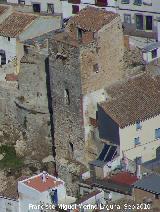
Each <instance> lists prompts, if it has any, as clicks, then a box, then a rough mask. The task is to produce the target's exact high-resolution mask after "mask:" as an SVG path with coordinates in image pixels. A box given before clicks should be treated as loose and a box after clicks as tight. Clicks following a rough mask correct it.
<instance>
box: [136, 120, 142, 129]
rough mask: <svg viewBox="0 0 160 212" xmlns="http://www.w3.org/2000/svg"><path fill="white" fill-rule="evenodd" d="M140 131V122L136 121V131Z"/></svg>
mask: <svg viewBox="0 0 160 212" xmlns="http://www.w3.org/2000/svg"><path fill="white" fill-rule="evenodd" d="M139 129H142V126H141V122H140V120H138V121H136V130H139Z"/></svg>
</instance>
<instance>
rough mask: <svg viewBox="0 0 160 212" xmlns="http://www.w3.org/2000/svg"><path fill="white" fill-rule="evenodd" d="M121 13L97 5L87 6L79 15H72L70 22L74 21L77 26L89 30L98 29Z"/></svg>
mask: <svg viewBox="0 0 160 212" xmlns="http://www.w3.org/2000/svg"><path fill="white" fill-rule="evenodd" d="M118 16H119V15H118V14H116V13H113V12H111V11H105V10H103V9H99V8H95V7H86V8H84V9H82V10H81V11H80V12H79V14H78V15H76V16H74V17H72V18H71V19H70V20H69V22H68V23H72V22H73V23H74V24H76V25H77V27H79V28H81V29H83V30H87V31H93V32H95V31H98V30H99V29H101V28H102V27H103V26H104V25H106V24H108V23H110V22H111V21H112V20H113V19H115V18H116V17H118Z"/></svg>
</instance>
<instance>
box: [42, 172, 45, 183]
mask: <svg viewBox="0 0 160 212" xmlns="http://www.w3.org/2000/svg"><path fill="white" fill-rule="evenodd" d="M42 182H43V183H46V172H45V171H43V174H42Z"/></svg>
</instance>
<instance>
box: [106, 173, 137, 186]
mask: <svg viewBox="0 0 160 212" xmlns="http://www.w3.org/2000/svg"><path fill="white" fill-rule="evenodd" d="M137 180H138V178H137V177H136V176H135V175H133V174H130V173H129V172H120V173H118V174H115V175H113V176H112V177H111V178H110V181H112V182H115V183H118V184H119V183H120V184H125V185H132V184H133V183H135V182H136V181H137Z"/></svg>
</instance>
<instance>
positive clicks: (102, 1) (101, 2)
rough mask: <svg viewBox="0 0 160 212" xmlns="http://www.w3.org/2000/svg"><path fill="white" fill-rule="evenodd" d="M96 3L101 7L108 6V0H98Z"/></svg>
mask: <svg viewBox="0 0 160 212" xmlns="http://www.w3.org/2000/svg"><path fill="white" fill-rule="evenodd" d="M95 5H96V6H99V7H106V6H108V1H107V0H96V1H95Z"/></svg>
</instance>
